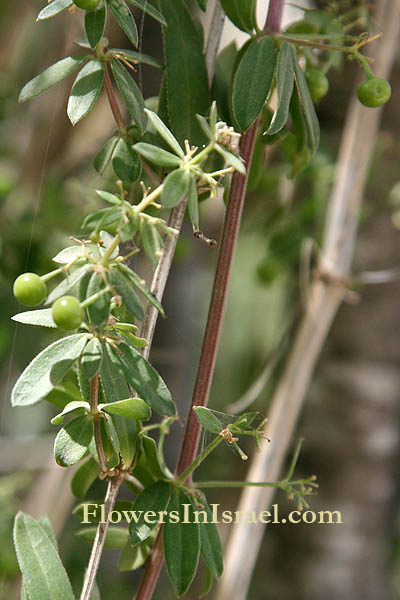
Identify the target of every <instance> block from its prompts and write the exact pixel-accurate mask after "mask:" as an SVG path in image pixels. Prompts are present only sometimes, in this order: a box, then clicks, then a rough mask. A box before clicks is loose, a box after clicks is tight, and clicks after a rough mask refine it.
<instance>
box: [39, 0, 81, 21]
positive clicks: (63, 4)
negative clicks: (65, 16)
mask: <svg viewBox="0 0 400 600" xmlns="http://www.w3.org/2000/svg"><path fill="white" fill-rule="evenodd" d="M72 5H73V2H72V0H53V2H49V4H46V6H45V7H44V8H42V10H41V11H40V13H39V14H38V16H37V19H36V21H45V20H46V19H51V17H55V16H56V15H58V14H60V12H62V11H63V10H65V9H66V8H70V7H71V6H72Z"/></svg>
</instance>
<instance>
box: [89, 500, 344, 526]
mask: <svg viewBox="0 0 400 600" xmlns="http://www.w3.org/2000/svg"><path fill="white" fill-rule="evenodd" d="M220 506H221V505H220V504H210V509H211V512H212V515H211V519H210V517H209V515H208V514H207V513H206V512H205V511H204V510H193V505H192V504H190V503H188V504H183V507H184V511H183V518H182V517H181V515H180V514H179V512H178V511H174V510H171V511H166V510H161V511H158V512H154V511H151V510H149V511H141V510H139V511H135V510H113V511H111V512H110V514H109V515H108V522H109V523H121V522H122V521H126V522H127V523H139V521H141V522H142V521H144V522H145V523H147V524H149V525H154V524H155V523H166V522H167V521H168V522H169V523H179V522H181V523H192V522H193V523H208V522H210V523H233V524H236V523H241V522H243V521H244V522H246V523H259V522H261V523H265V524H279V523H293V524H296V523H309V524H311V523H317V524H341V523H342V515H341V512H340V511H339V510H333V511H332V510H320V511H318V512H315V511H313V510H305V511H301V510H292V511H291V512H290V513H288V514H287V515H286V516H285V517H280V515H279V507H278V504H273V505H272V510H271V511H268V510H264V511H261V512H257V511H249V512H241V511H238V510H237V511H231V510H221V509H220ZM81 508H82V511H83V519H82V521H81V523H85V524H89V523H95V522H96V523H98V522H100V523H105V522H106V519H105V508H104V504H93V503H89V502H88V503H84V504H82V507H81Z"/></svg>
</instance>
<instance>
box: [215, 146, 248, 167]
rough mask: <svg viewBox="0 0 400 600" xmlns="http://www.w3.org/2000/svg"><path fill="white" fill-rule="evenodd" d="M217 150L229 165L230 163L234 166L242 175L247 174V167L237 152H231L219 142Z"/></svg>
mask: <svg viewBox="0 0 400 600" xmlns="http://www.w3.org/2000/svg"><path fill="white" fill-rule="evenodd" d="M215 150H216V151H217V152H218V154H220V155H221V156H223V157H224V159H225V162H226V163H228V165H230V166H231V167H233V168H234V169H235V171H238V172H239V173H241V174H242V175H245V173H246V167H245V165H244V164H243V162H242V160H241V159H240V158H239V157H238V156H236V154H232V152H229V150H227V149H226V148H224V147H223V146H220V145H219V144H216V145H215Z"/></svg>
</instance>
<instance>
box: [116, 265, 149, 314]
mask: <svg viewBox="0 0 400 600" xmlns="http://www.w3.org/2000/svg"><path fill="white" fill-rule="evenodd" d="M108 280H109V282H110V284H111V286H112V288H113V289H114V290H115V292H116V293H117V294H118V295H119V296H121V298H122V301H123V303H124V304H125V306H126V308H127V309H128V310H129V312H131V313H132V315H133V316H134V317H135V319H138V320H139V321H143V320H144V310H143V307H142V305H141V303H140V301H139V299H138V297H137V296H136V294H135V292H134V291H133V290H132V288H131V287H130V285H129V283H128V281H127V279H126V278H125V277H124V275H123V274H122V273H121V271H119V270H117V269H111V271H110V272H109V273H108Z"/></svg>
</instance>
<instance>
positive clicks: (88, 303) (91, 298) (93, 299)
mask: <svg viewBox="0 0 400 600" xmlns="http://www.w3.org/2000/svg"><path fill="white" fill-rule="evenodd" d="M109 292H112V289H111V288H110V286H107V287H105V288H103V289H102V290H100V291H99V292H96V293H95V294H93V295H92V296H89V298H86V300H84V301H83V302H81V307H82V308H87V307H88V306H91V305H92V304H93V303H94V302H96V301H97V300H98V299H99V298H101V297H102V296H104V294H108V293H109Z"/></svg>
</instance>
